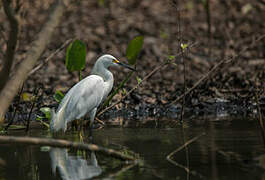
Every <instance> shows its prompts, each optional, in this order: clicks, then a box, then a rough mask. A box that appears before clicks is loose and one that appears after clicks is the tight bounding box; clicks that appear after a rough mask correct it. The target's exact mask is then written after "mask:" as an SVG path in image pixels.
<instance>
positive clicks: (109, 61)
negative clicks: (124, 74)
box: [97, 54, 135, 71]
mask: <svg viewBox="0 0 265 180" xmlns="http://www.w3.org/2000/svg"><path fill="white" fill-rule="evenodd" d="M98 61H99V62H101V63H102V64H103V65H104V67H105V68H108V67H110V66H117V65H120V66H123V67H125V68H128V69H130V70H133V71H135V69H133V68H132V67H130V66H129V65H127V64H124V63H121V62H120V61H118V60H117V59H116V58H115V57H114V56H112V55H109V54H105V55H103V56H101V57H100V58H99V59H98V60H97V62H98Z"/></svg>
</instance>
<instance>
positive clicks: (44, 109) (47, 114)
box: [39, 107, 51, 120]
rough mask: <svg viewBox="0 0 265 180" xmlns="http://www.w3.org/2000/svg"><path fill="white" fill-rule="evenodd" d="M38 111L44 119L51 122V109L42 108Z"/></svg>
mask: <svg viewBox="0 0 265 180" xmlns="http://www.w3.org/2000/svg"><path fill="white" fill-rule="evenodd" d="M40 111H41V112H43V114H44V115H45V118H47V119H49V120H51V108H49V107H43V108H40ZM39 117H40V116H39Z"/></svg>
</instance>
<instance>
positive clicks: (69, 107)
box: [50, 54, 135, 133]
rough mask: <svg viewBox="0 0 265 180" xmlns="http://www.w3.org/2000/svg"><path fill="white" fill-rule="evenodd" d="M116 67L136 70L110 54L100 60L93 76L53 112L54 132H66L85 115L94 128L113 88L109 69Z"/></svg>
mask: <svg viewBox="0 0 265 180" xmlns="http://www.w3.org/2000/svg"><path fill="white" fill-rule="evenodd" d="M116 65H120V66H123V67H126V68H128V69H130V70H134V69H133V68H131V67H130V66H128V65H126V64H123V63H121V62H120V61H118V60H117V59H116V58H115V57H113V56H111V55H109V54H106V55H103V56H101V57H100V58H98V60H97V61H96V63H95V65H94V67H93V69H92V72H91V75H90V76H88V77H86V78H85V79H83V80H81V81H80V82H79V83H77V84H76V85H74V86H73V87H72V88H71V89H70V90H69V91H68V92H67V94H66V95H65V96H64V98H63V99H62V101H61V103H60V105H59V107H58V109H57V111H56V112H55V111H54V110H52V118H51V119H52V120H51V124H50V129H51V131H52V132H56V131H59V130H63V131H64V132H65V131H66V129H67V123H68V122H71V121H73V120H76V119H81V118H82V117H84V116H85V115H89V118H90V128H91V127H92V124H93V121H94V118H95V115H96V112H97V108H98V107H99V105H100V103H101V102H103V101H104V99H106V97H107V96H108V94H109V93H110V91H111V89H112V87H113V82H114V79H113V75H112V73H111V72H110V71H109V70H108V67H110V66H116ZM134 71H135V70H134ZM90 133H91V129H90Z"/></svg>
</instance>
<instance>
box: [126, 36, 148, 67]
mask: <svg viewBox="0 0 265 180" xmlns="http://www.w3.org/2000/svg"><path fill="white" fill-rule="evenodd" d="M143 43H144V37H143V36H137V37H135V38H134V39H133V40H131V41H130V43H129V45H128V47H127V49H126V57H127V59H128V62H129V64H130V65H134V64H135V63H136V59H137V56H138V55H139V53H140V51H141V49H142V46H143Z"/></svg>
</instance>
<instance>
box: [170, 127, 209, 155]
mask: <svg viewBox="0 0 265 180" xmlns="http://www.w3.org/2000/svg"><path fill="white" fill-rule="evenodd" d="M205 134H206V133H205V132H203V133H201V134H200V135H198V136H196V137H194V138H192V139H190V140H188V141H187V142H185V143H184V144H183V145H182V146H180V147H179V148H177V149H176V150H175V151H173V152H171V153H170V154H169V155H167V159H171V157H172V156H173V155H174V154H176V153H177V152H179V151H180V150H182V149H183V148H184V147H186V146H188V145H189V144H191V143H193V142H194V141H196V140H197V139H199V138H200V137H201V136H204V135H205Z"/></svg>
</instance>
